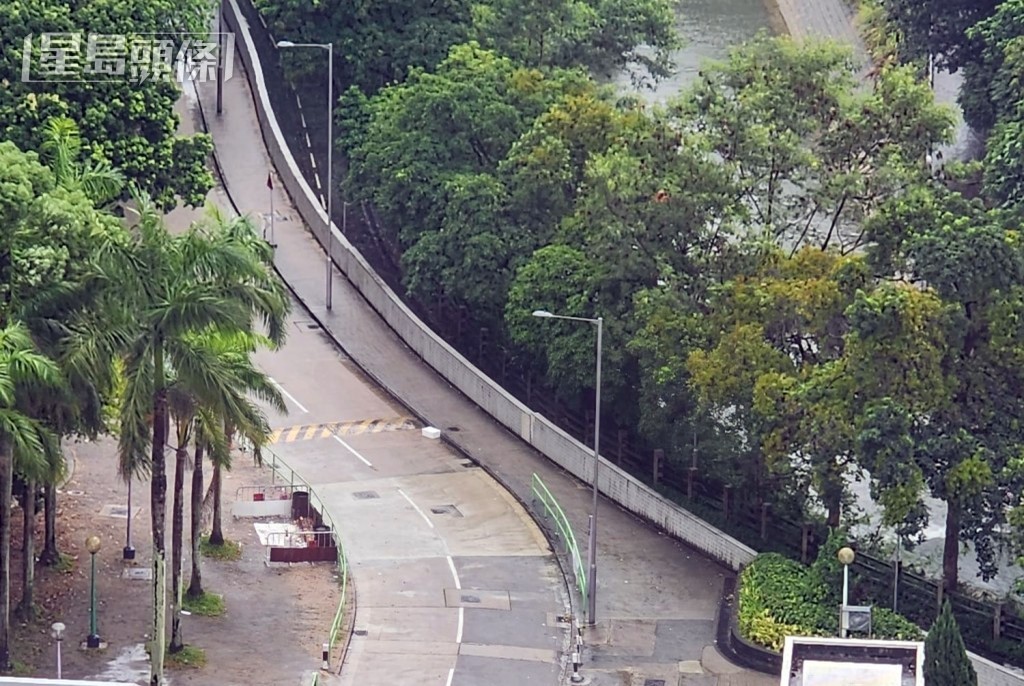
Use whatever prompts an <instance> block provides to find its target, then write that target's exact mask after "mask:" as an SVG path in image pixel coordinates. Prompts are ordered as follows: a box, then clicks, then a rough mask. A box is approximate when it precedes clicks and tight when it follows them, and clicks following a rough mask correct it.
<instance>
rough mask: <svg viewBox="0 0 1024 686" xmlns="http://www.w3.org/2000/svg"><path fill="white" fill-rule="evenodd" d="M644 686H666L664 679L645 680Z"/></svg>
mask: <svg viewBox="0 0 1024 686" xmlns="http://www.w3.org/2000/svg"><path fill="white" fill-rule="evenodd" d="M644 686H665V680H664V679H644Z"/></svg>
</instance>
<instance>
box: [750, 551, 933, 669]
mask: <svg viewBox="0 0 1024 686" xmlns="http://www.w3.org/2000/svg"><path fill="white" fill-rule="evenodd" d="M828 549H829V546H825V547H824V549H823V550H822V553H823V554H827V553H828V552H829V550H828ZM826 569H827V568H826V567H825V566H824V565H815V566H813V567H805V566H803V565H801V564H800V563H799V562H796V561H794V560H790V559H788V558H786V557H783V556H782V555H779V554H777V553H762V554H761V555H758V556H757V557H756V558H754V560H753V561H752V562H751V563H750V564H749V565H747V566H746V568H744V570H743V572H742V573H741V574H740V583H739V593H738V597H739V612H738V615H739V617H738V620H739V629H740V634H741V635H742V636H743V637H744V638H745V639H747V640H748V641H750V642H752V643H756V644H757V645H760V646H764V647H765V648H769V649H771V650H775V651H781V650H782V646H783V643H784V642H785V638H786V636H836V635H838V634H839V606H838V604H834V603H833V602H831V601H832V599H833V598H834V597H835V590H834V584H830V583H829V582H828V579H826V578H824V577H825V576H826V575H827V574H826V573H823V572H825V571H826ZM871 628H872V632H873V635H874V637H875V638H885V639H900V640H915V641H916V640H920V639H921V638H922V636H923V634H922V632H921V630H920V629H919V628H918V627H917V625H915V624H914V623H913V622H911V621H910V620H908V619H906V618H905V617H903V616H901V615H898V614H896V613H894V612H893V611H891V610H887V609H884V608H875V609H874V610H873V611H872V619H871Z"/></svg>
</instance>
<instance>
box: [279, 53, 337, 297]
mask: <svg viewBox="0 0 1024 686" xmlns="http://www.w3.org/2000/svg"><path fill="white" fill-rule="evenodd" d="M277 47H279V48H322V49H325V50H327V207H326V208H324V209H326V210H327V237H326V239H325V240H326V241H327V296H326V300H327V309H328V310H330V309H331V307H332V305H333V303H332V300H333V299H334V284H333V280H334V279H333V277H334V260H333V259H332V258H331V253H332V250H331V245H332V242H333V241H332V240H331V239H332V238H333V237H332V236H331V208H332V207H333V206H334V204H333V202H332V196H333V195H334V186H333V185H332V174H333V172H334V163H333V152H334V44H333V43H293V42H292V41H290V40H281V41H278V42H277Z"/></svg>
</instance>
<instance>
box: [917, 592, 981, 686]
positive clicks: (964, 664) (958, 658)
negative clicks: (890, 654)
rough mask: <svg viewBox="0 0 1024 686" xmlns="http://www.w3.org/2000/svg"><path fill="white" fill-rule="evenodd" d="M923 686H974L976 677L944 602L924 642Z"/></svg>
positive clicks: (948, 608)
mask: <svg viewBox="0 0 1024 686" xmlns="http://www.w3.org/2000/svg"><path fill="white" fill-rule="evenodd" d="M924 683H925V686H977V685H978V675H977V674H976V673H975V672H974V665H972V664H971V660H970V658H968V657H967V649H966V648H965V647H964V639H963V637H962V636H960V627H959V626H957V623H956V617H954V616H953V609H952V608H951V607H950V605H949V601H948V600H947V601H946V602H944V603H943V604H942V612H941V613H939V616H938V618H937V619H936V620H935V622H934V623H933V624H932V628H931V629H929V630H928V637H927V638H926V639H925V640H924Z"/></svg>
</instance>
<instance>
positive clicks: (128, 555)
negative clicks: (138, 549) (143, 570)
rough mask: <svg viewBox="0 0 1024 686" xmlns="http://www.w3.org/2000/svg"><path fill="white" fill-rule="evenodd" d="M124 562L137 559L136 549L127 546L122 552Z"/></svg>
mask: <svg viewBox="0 0 1024 686" xmlns="http://www.w3.org/2000/svg"><path fill="white" fill-rule="evenodd" d="M121 554H122V558H121V559H123V560H134V559H135V548H133V547H131V546H130V545H126V546H125V547H124V550H122V551H121Z"/></svg>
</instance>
